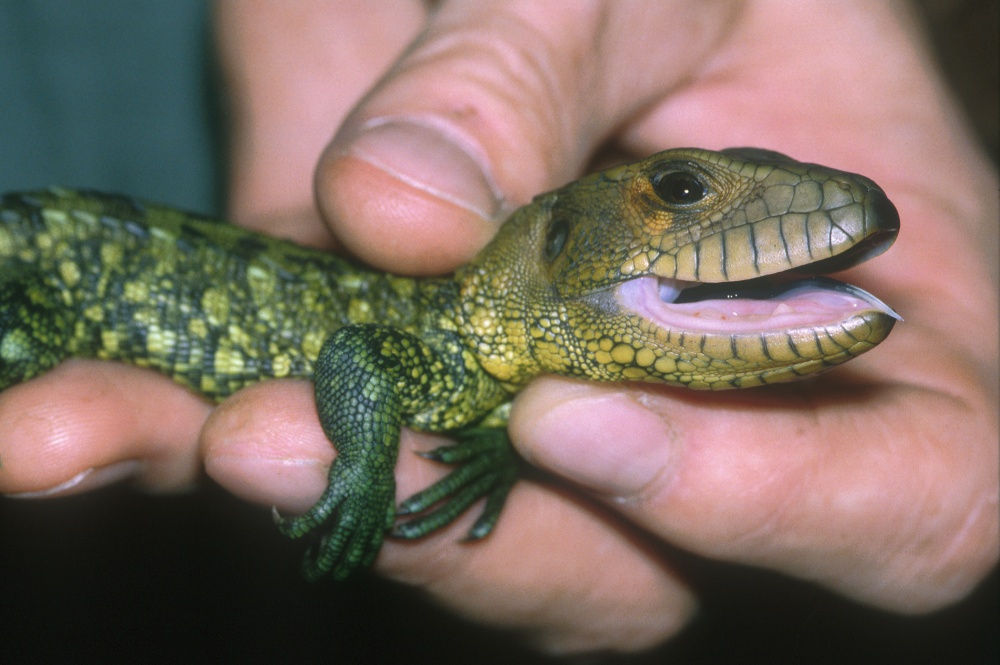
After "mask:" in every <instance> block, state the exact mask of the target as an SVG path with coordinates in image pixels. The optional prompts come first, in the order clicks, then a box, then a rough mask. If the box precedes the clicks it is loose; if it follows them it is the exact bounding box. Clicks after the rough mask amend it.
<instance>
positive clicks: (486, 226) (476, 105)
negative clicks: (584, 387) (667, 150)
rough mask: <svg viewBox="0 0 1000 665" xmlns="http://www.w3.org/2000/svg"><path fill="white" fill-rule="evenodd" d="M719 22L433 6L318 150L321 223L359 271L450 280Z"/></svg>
mask: <svg viewBox="0 0 1000 665" xmlns="http://www.w3.org/2000/svg"><path fill="white" fill-rule="evenodd" d="M730 7H731V5H730V3H723V2H716V3H699V4H698V5H697V6H694V5H692V4H691V3H686V2H674V1H669V2H660V3H647V4H643V5H638V6H636V5H633V4H625V3H617V2H606V3H588V4H587V5H583V4H580V3H575V2H569V3H565V2H546V3H535V2H475V3H472V2H445V3H443V4H442V5H441V6H440V7H439V9H438V10H437V11H436V12H435V13H434V14H433V15H432V16H431V18H430V20H429V22H428V24H427V27H426V29H425V30H424V32H423V33H422V34H421V35H420V37H419V38H418V39H417V40H416V41H415V42H414V43H413V44H412V45H411V46H410V48H409V49H408V50H407V51H406V52H405V55H404V56H403V57H402V59H401V60H399V61H398V62H397V63H396V64H395V66H394V67H393V68H392V69H391V70H390V71H389V73H388V74H387V76H386V77H385V78H384V79H383V80H382V81H381V82H380V83H379V84H378V85H377V86H375V88H374V89H373V90H372V92H371V93H370V94H369V95H368V96H367V97H366V98H365V99H364V100H363V101H362V103H361V104H360V105H359V106H358V107H357V108H355V109H354V111H353V112H352V113H351V114H350V115H349V117H348V119H347V121H346V122H345V123H344V125H343V126H342V128H341V130H340V132H339V133H338V134H337V136H336V137H335V139H334V140H333V141H332V143H331V144H330V145H329V146H328V147H327V149H326V151H325V153H324V155H323V158H322V159H321V161H320V166H319V168H318V170H317V175H316V192H317V198H318V203H319V206H320V210H321V212H322V213H323V215H324V217H326V219H327V220H328V222H329V223H331V225H332V226H333V227H334V230H335V232H336V235H337V236H338V238H339V239H340V240H341V241H342V242H343V243H344V244H345V245H346V246H347V247H348V248H349V249H350V250H351V251H353V252H354V253H355V254H356V255H358V256H359V257H360V258H362V259H363V260H365V261H366V262H369V263H371V264H373V265H375V266H377V267H380V268H385V269H391V270H394V271H402V272H407V273H426V272H432V273H433V272H446V271H450V270H452V269H453V268H454V267H455V266H456V265H458V264H460V263H462V262H465V261H467V260H468V259H469V258H471V256H472V255H473V254H474V253H475V252H476V251H477V250H478V249H479V248H480V247H482V245H484V244H485V243H486V242H487V241H488V240H489V238H491V237H492V235H493V233H494V231H495V228H496V226H497V224H499V222H500V221H502V220H503V219H504V218H505V217H506V215H507V214H508V213H509V212H510V211H511V210H513V209H514V208H516V207H517V206H520V205H523V204H524V203H526V202H528V201H529V200H530V199H531V197H532V196H533V195H534V194H536V193H538V192H539V191H542V190H544V189H548V188H552V187H553V186H555V185H557V184H561V183H563V182H565V181H567V180H568V179H570V178H572V177H574V176H575V175H577V174H578V173H579V171H580V169H581V168H582V167H583V165H584V164H585V163H586V161H587V159H588V158H589V156H590V155H591V154H592V153H593V151H594V150H595V147H596V146H598V145H599V144H601V143H603V142H604V141H605V140H606V139H607V138H608V137H609V136H610V134H611V133H612V131H613V130H614V129H616V128H618V127H620V126H621V125H622V124H623V123H624V122H625V121H626V120H627V119H628V118H629V117H631V116H634V115H635V114H637V113H639V112H640V111H641V110H642V109H644V108H646V107H648V105H649V104H650V102H651V100H653V99H656V98H658V97H659V96H661V95H662V94H664V92H665V91H666V90H668V89H670V87H671V86H673V85H676V83H677V82H678V81H680V80H682V79H683V78H685V77H686V76H687V75H688V72H689V70H690V69H691V68H692V67H693V66H694V65H695V64H697V63H698V62H699V61H700V58H701V57H702V56H703V54H705V53H706V52H707V50H708V49H709V47H710V46H711V45H712V44H713V43H714V41H715V40H716V39H717V37H718V35H719V34H721V31H722V29H723V27H724V26H725V18H726V17H727V16H728V13H729V12H730ZM637 63H643V65H646V66H637ZM648 63H653V64H651V65H649V64H648Z"/></svg>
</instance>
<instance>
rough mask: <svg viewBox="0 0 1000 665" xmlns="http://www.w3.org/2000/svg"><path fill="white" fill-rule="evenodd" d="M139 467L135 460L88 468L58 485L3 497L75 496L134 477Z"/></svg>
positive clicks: (140, 464)
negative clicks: (78, 493)
mask: <svg viewBox="0 0 1000 665" xmlns="http://www.w3.org/2000/svg"><path fill="white" fill-rule="evenodd" d="M141 467H142V463H141V462H138V461H136V460H126V461H124V462H118V463H116V464H109V465H108V466H102V467H90V468H89V469H84V470H83V471H81V472H80V473H78V474H76V475H75V476H73V477H72V478H70V479H69V480H67V481H65V482H62V483H59V484H58V485H53V486H52V487H47V488H45V489H42V490H33V491H31V492H15V493H11V494H5V495H4V496H6V497H7V498H10V499H45V498H49V497H56V496H62V495H64V494H76V493H77V492H83V491H85V490H91V489H97V488H98V487H104V486H105V485H111V484H113V483H116V482H118V481H119V480H122V479H123V478H128V477H129V476H132V475H135V474H136V473H138V471H139V469H140V468H141Z"/></svg>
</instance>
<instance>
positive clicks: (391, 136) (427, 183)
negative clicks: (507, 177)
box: [335, 118, 502, 219]
mask: <svg viewBox="0 0 1000 665" xmlns="http://www.w3.org/2000/svg"><path fill="white" fill-rule="evenodd" d="M336 144H342V145H343V147H344V149H345V151H346V152H348V153H350V154H351V155H353V156H354V157H356V158H358V159H362V160H364V161H366V162H368V163H369V164H371V165H372V166H375V167H376V168H379V169H381V170H383V171H385V172H386V173H388V174H389V175H391V176H393V177H395V178H397V179H399V180H401V181H402V182H405V183H406V184H407V185H409V186H411V187H414V188H416V189H419V190H421V191H424V192H427V193H429V194H431V195H433V196H437V197H439V198H441V199H444V200H446V201H449V202H450V203H452V204H454V205H457V206H460V207H462V208H465V209H466V210H469V211H470V212H472V213H474V214H476V215H479V216H480V217H482V218H483V219H495V218H497V216H498V215H499V213H500V210H501V205H502V197H501V196H500V195H499V193H498V190H497V188H496V187H495V186H494V183H493V180H492V178H491V177H490V175H489V169H488V167H487V165H486V161H485V158H483V157H482V156H481V155H477V154H476V152H477V151H476V150H475V149H474V147H473V146H471V145H468V142H467V141H466V140H463V138H462V137H460V136H458V135H457V133H454V134H453V133H449V132H448V131H447V129H446V128H444V127H441V126H438V125H437V124H436V123H434V122H433V121H430V120H428V121H422V119H420V118H416V119H411V118H379V119H375V120H370V121H368V122H367V123H365V124H364V125H363V126H362V127H361V128H360V131H359V132H358V133H356V134H355V133H353V132H349V134H348V135H347V136H344V137H340V136H338V137H337V140H336ZM336 144H335V145H336ZM338 147H339V146H338Z"/></svg>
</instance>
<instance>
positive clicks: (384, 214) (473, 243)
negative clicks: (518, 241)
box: [316, 119, 505, 274]
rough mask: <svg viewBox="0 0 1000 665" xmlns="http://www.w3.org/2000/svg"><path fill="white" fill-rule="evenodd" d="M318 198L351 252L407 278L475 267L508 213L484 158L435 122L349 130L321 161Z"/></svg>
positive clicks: (376, 123)
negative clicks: (474, 260) (469, 265)
mask: <svg viewBox="0 0 1000 665" xmlns="http://www.w3.org/2000/svg"><path fill="white" fill-rule="evenodd" d="M316 191H317V199H318V205H319V208H320V210H321V211H322V213H323V215H324V217H325V218H326V219H327V220H329V221H330V223H331V224H333V225H334V227H335V230H336V235H337V236H338V238H339V239H340V240H341V241H343V243H344V244H345V245H346V246H347V247H348V248H349V249H350V250H351V252H352V253H354V254H355V255H356V256H358V257H359V258H360V259H361V260H363V261H365V262H366V263H369V264H371V265H373V266H375V267H378V268H382V269H387V270H391V271H393V272H400V273H406V274H421V273H445V272H450V271H452V270H454V269H455V267H456V266H458V265H461V264H463V263H466V262H468V261H469V260H470V259H471V258H472V257H473V256H474V255H475V253H476V252H477V251H478V250H479V249H480V248H481V247H482V246H483V245H485V244H486V243H487V242H488V241H489V239H490V238H491V237H492V235H493V233H494V231H495V230H496V226H497V224H498V223H499V221H501V219H502V216H503V214H504V212H505V211H504V206H503V198H502V196H501V195H500V194H499V192H498V190H497V188H496V186H495V184H494V183H493V180H492V177H491V176H490V174H489V168H488V166H487V165H486V160H485V158H484V157H483V156H482V155H480V154H478V151H477V150H476V149H475V148H473V147H471V145H470V144H469V142H468V141H465V140H463V139H462V138H460V137H458V136H456V135H454V134H452V133H450V132H448V131H447V130H446V129H444V128H442V127H440V126H438V125H437V124H436V123H434V122H433V121H431V120H427V121H415V120H412V119H406V120H400V119H388V120H376V121H369V122H367V123H365V124H364V126H363V127H362V128H361V129H360V130H353V129H351V128H350V127H348V128H347V129H345V130H344V131H342V132H341V134H339V135H338V137H337V138H336V139H335V140H334V142H333V143H332V144H331V145H330V146H329V147H328V149H327V150H326V152H325V154H324V156H323V158H322V160H321V161H320V165H319V168H318V170H317V182H316Z"/></svg>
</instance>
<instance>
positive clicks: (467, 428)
mask: <svg viewBox="0 0 1000 665" xmlns="http://www.w3.org/2000/svg"><path fill="white" fill-rule="evenodd" d="M897 230H898V217H896V214H895V210H894V209H893V208H892V205H891V204H890V203H889V202H888V201H887V199H885V197H884V194H882V192H881V190H879V189H878V188H877V187H876V186H875V185H874V183H871V181H868V180H867V179H865V178H862V177H860V176H853V175H850V174H845V173H842V172H838V171H833V170H831V169H825V168H823V167H819V166H816V165H811V164H802V163H799V162H794V161H792V160H790V159H788V158H786V157H783V156H781V155H777V154H775V153H769V152H765V151H760V150H753V149H735V150H729V151H724V152H722V153H712V152H707V151H702V150H690V149H681V150H671V151H666V152H663V153H659V154H657V155H653V156H652V157H649V158H647V159H645V160H642V161H640V162H637V163H635V164H631V165H626V166H621V167H617V168H614V169H610V170H608V171H605V172H603V173H600V174H596V175H592V176H588V177H586V178H583V179H581V180H579V181H577V182H574V183H571V184H569V185H566V186H565V187H563V188H561V189H559V190H556V191H554V192H551V193H549V194H545V195H542V196H540V197H538V198H537V199H535V201H533V202H532V203H531V204H529V205H527V206H525V207H524V208H521V209H520V210H518V211H517V212H516V213H515V214H514V215H513V216H512V217H511V219H510V220H508V222H507V223H506V224H505V225H504V226H503V228H502V229H501V231H500V233H499V234H498V235H497V237H496V239H495V240H494V241H493V242H492V243H491V244H490V245H489V246H488V247H487V248H486V249H485V250H483V252H482V253H481V254H480V255H479V256H478V257H477V259H476V260H475V261H473V262H472V263H471V264H469V265H468V266H465V267H464V268H462V269H461V270H459V271H458V272H457V273H456V274H455V275H454V276H453V277H452V278H450V279H424V280H415V279H408V278H402V277H396V276H392V275H386V274H382V273H378V272H374V271H370V270H365V269H363V268H360V267H358V266H356V265H353V264H351V263H349V262H347V261H344V260H342V259H339V258H336V257H333V256H331V255H328V254H325V253H322V252H319V251H315V250H310V249H305V248H302V247H298V246H296V245H293V244H291V243H287V242H282V241H279V240H274V239H271V238H268V237H265V236H261V235H257V234H254V233H250V232H247V231H243V230H240V229H238V228H236V227H233V226H229V225H226V224H222V223H219V222H215V221H212V220H208V219H204V218H200V217H197V216H193V215H188V214H185V213H181V212H179V211H176V210H173V209H170V208H165V207H161V206H154V205H148V204H144V203H139V202H136V201H133V200H131V199H128V198H124V197H116V196H108V195H100V194H90V193H78V192H71V191H67V190H60V189H52V190H48V191H44V192H36V193H30V194H10V195H7V196H6V197H5V198H4V199H3V204H2V206H0V389H2V388H6V387H8V386H11V385H13V384H16V383H19V382H21V381H25V380H28V379H30V378H32V377H34V376H37V375H39V374H41V373H43V372H45V371H46V370H48V369H50V368H52V367H54V366H55V365H56V364H58V363H59V362H61V361H62V360H63V359H65V358H67V357H70V356H86V357H95V358H103V359H108V360H119V361H124V362H128V363H132V364H135V365H138V366H142V367H151V368H153V369H156V370H159V371H161V372H163V373H165V374H167V375H169V376H170V377H172V378H173V379H174V380H175V381H177V382H179V383H181V384H183V385H185V386H188V387H189V388H191V389H193V390H195V391H197V392H199V393H201V394H203V395H205V396H206V397H208V398H211V399H214V400H221V399H223V398H225V397H226V396H227V395H229V394H231V393H233V392H234V391H236V390H238V389H240V388H242V387H244V386H247V385H249V384H252V383H255V382H258V381H262V380H266V379H270V378H282V377H299V378H307V379H311V380H312V381H313V382H314V384H315V389H316V403H317V407H318V411H319V416H320V421H321V424H322V426H323V429H324V431H325V433H326V435H327V437H328V438H329V439H330V441H331V442H332V443H333V444H334V445H335V446H336V448H337V451H338V456H337V458H336V460H335V461H334V463H333V465H332V466H331V468H330V474H329V478H330V482H329V486H328V487H327V489H326V491H325V492H324V494H323V496H322V497H321V498H320V500H319V501H318V502H317V504H316V505H315V506H314V507H313V508H312V509H311V510H310V511H309V512H307V513H306V514H304V515H302V516H298V517H292V518H281V517H277V520H278V524H279V527H280V528H281V530H282V531H283V532H285V533H286V534H288V535H290V536H292V537H301V536H304V535H307V534H316V535H319V536H320V538H319V540H318V543H317V546H316V548H315V552H314V553H313V555H312V556H310V557H307V560H306V564H305V572H306V574H307V576H308V577H312V578H314V577H319V576H322V575H326V574H331V575H333V576H334V577H336V578H343V577H346V576H347V575H349V574H350V573H351V572H353V571H354V570H356V569H357V568H359V567H364V566H367V565H369V564H370V563H371V562H372V561H373V560H374V558H375V556H376V554H377V553H378V551H379V548H380V546H381V543H382V539H383V537H384V536H385V534H386V533H387V532H389V531H391V532H392V533H394V534H395V535H397V536H400V537H407V538H413V537H419V536H423V535H426V534H427V533H429V532H431V531H433V530H434V529H437V528H440V527H441V526H444V525H445V524H447V523H449V522H450V521H452V520H453V519H454V518H455V517H456V516H458V515H459V514H460V513H461V512H463V511H464V510H465V509H466V508H467V507H468V506H469V505H471V504H472V503H473V502H475V501H476V500H478V499H479V498H481V497H484V496H485V497H487V504H486V508H485V509H484V511H483V514H482V516H481V517H480V519H479V520H478V521H477V523H476V525H475V526H474V527H473V529H472V531H471V533H470V536H471V537H473V538H479V537H482V536H484V535H486V534H487V533H489V531H490V530H491V529H492V527H493V525H494V524H495V522H496V520H497V518H498V516H499V513H500V509H501V507H502V504H503V501H504V498H505V496H506V494H507V492H508V490H509V489H510V487H511V485H512V484H513V483H514V481H515V478H516V472H517V462H516V459H515V457H514V454H513V452H512V450H511V447H510V444H509V441H508V440H507V438H506V433H505V429H504V426H505V424H506V418H507V410H508V408H509V402H510V399H511V397H512V395H513V394H514V393H515V392H516V391H517V390H518V389H520V388H521V387H523V386H524V385H525V384H526V383H527V382H528V381H530V380H531V379H532V378H533V377H535V376H538V375H539V374H543V373H558V374H564V375H570V376H577V377H581V378H584V379H589V380H595V381H623V380H641V381H655V382H661V383H671V384H677V385H684V386H688V387H692V388H711V389H717V388H729V387H747V386H752V385H759V384H762V383H774V382H779V381H787V380H792V379H796V378H799V377H800V376H804V375H807V374H812V373H815V372H818V371H821V370H823V369H826V368H828V367H831V366H833V365H835V364H838V363H840V362H844V361H845V360H848V359H850V358H852V357H855V356H856V355H858V354H860V353H863V352H864V351H867V350H868V349H870V348H872V347H873V346H875V345H876V344H878V343H879V342H881V341H882V340H883V339H885V337H886V336H887V335H888V334H889V331H890V330H891V329H892V326H893V324H894V322H895V318H894V315H893V314H892V312H891V310H888V308H886V307H885V306H884V305H881V303H878V301H876V300H875V299H874V298H872V297H870V296H867V294H863V292H860V291H850V292H845V291H844V290H843V289H842V288H839V287H830V286H829V285H828V284H827V283H825V282H823V283H814V284H813V285H812V286H811V287H810V290H809V299H810V300H814V299H820V300H824V299H825V300H827V301H830V300H831V299H832V302H833V303H834V304H833V305H826V306H823V307H819V309H820V310H821V312H820V314H816V315H801V314H798V313H797V311H798V310H799V309H802V308H803V307H802V305H801V304H800V303H801V302H802V300H803V299H802V298H801V297H800V296H799V295H795V294H800V293H801V292H798V291H796V292H792V293H786V295H784V296H780V302H779V303H777V304H776V303H772V304H770V305H764V307H765V310H763V313H761V312H759V311H756V310H755V312H756V313H754V312H748V311H738V310H741V309H742V308H744V306H751V305H753V301H751V300H740V301H739V302H737V303H736V305H735V309H733V307H732V306H731V305H732V304H733V302H734V301H732V300H728V299H722V300H719V299H717V298H716V299H711V301H710V302H707V303H700V304H699V303H697V302H695V303H689V304H687V305H682V304H675V305H670V306H669V307H668V306H667V305H664V304H663V303H661V302H660V300H659V298H658V297H657V294H658V293H660V292H663V293H664V294H666V295H668V296H669V294H672V293H673V289H674V288H675V287H676V288H681V287H685V286H690V285H691V283H694V282H697V283H727V284H729V285H730V288H731V290H733V291H735V292H739V291H743V290H746V289H748V288H750V287H751V286H753V288H756V289H759V288H762V287H760V280H757V281H755V282H750V283H741V280H749V279H755V280H756V278H760V277H765V276H768V275H773V274H777V273H782V272H785V271H788V270H790V269H795V268H802V267H804V266H806V267H809V269H815V270H816V271H820V270H822V269H825V268H830V269H837V268H842V267H846V266H847V265H851V264H853V263H856V262H858V261H860V260H864V259H865V258H869V257H870V256H872V255H874V254H876V253H878V252H880V251H882V250H884V249H885V248H886V247H887V246H888V244H890V243H891V241H892V239H893V238H894V237H895V234H896V232H897ZM704 288H705V287H702V291H704ZM838 288H839V290H838ZM687 293H691V294H696V293H698V290H697V289H693V290H689V291H688V292H687ZM859 293H860V294H861V295H858V294H859ZM729 295H733V293H730V294H729ZM668 299H670V298H669V297H668ZM694 299H695V300H697V298H696V297H694ZM782 302H783V303H786V304H780V303H782ZM757 304H760V303H757ZM779 305H780V307H779ZM723 307H725V308H728V309H727V310H726V311H725V312H723V311H722V309H721V308H723ZM775 307H779V309H777V310H775V311H774V312H773V313H772V312H771V311H770V310H774V309H775ZM810 307H812V306H811V305H809V306H807V307H805V309H809V308H810ZM793 309H794V310H796V314H795V315H794V316H792V315H789V314H788V313H787V312H786V313H784V314H782V312H783V311H784V310H793ZM730 310H732V311H730ZM678 313H679V314H678ZM678 317H679V318H678ZM403 426H408V427H412V428H416V429H421V430H428V431H450V432H453V433H455V435H456V438H457V439H458V443H457V444H456V445H454V446H449V447H446V448H442V449H439V450H437V451H433V452H431V453H428V455H427V456H428V457H429V458H431V459H435V460H438V461H441V462H445V463H451V464H456V465H458V466H457V468H456V470H455V471H454V472H453V473H452V474H451V475H449V476H448V477H446V478H445V479H444V480H442V481H441V482H440V483H438V484H436V485H434V486H432V487H430V488H428V489H427V490H425V491H423V492H421V493H419V494H417V495H416V496H414V497H411V498H410V499H408V500H406V501H404V502H403V504H402V505H401V506H399V507H398V508H396V507H395V506H394V496H395V482H394V479H393V470H394V467H395V461H396V456H397V449H398V443H399V433H400V428H401V427H403ZM398 517H402V518H405V519H404V520H402V521H401V522H400V523H398V524H396V525H395V526H394V523H396V520H397V518H398Z"/></svg>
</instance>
